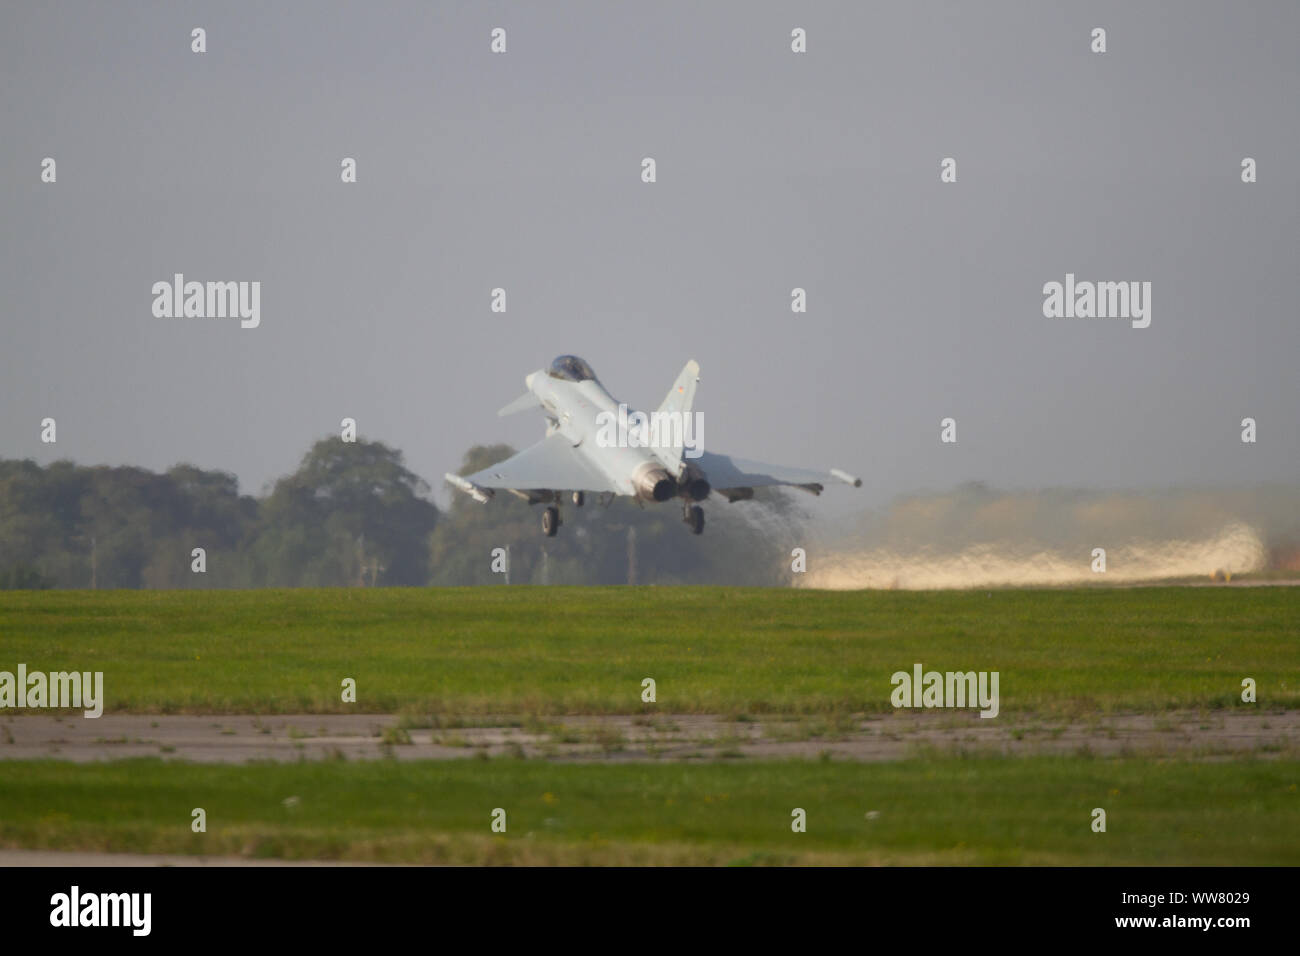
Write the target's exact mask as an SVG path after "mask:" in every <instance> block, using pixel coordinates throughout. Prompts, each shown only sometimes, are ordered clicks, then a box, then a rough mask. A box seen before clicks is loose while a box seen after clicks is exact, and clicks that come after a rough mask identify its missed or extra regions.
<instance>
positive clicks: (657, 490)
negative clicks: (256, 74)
mask: <svg viewBox="0 0 1300 956" xmlns="http://www.w3.org/2000/svg"><path fill="white" fill-rule="evenodd" d="M635 484H636V494H637V497H638V498H641V499H643V500H645V501H667V500H668V499H669V498H674V497H676V495H677V482H676V481H674V480H673V476H672V475H670V474H668V472H666V471H664V470H663V469H662V468H647V469H645V470H644V471H642V472H641V473H640V474H639V475H638V476H637V479H636V482H635Z"/></svg>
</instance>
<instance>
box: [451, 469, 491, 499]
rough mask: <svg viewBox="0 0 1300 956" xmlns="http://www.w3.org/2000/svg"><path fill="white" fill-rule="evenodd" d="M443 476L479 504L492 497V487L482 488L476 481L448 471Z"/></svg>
mask: <svg viewBox="0 0 1300 956" xmlns="http://www.w3.org/2000/svg"><path fill="white" fill-rule="evenodd" d="M442 477H443V478H445V479H446V480H447V483H448V484H450V485H454V486H456V487H457V488H459V489H460V490H461V491H463V492H465V494H467V495H469V496H470V497H471V498H473V499H474V500H475V501H477V502H478V503H479V504H484V505H485V504H487V503H488V499H490V498H491V497H492V489H491V488H480V487H479V486H478V485H476V484H474V482H472V481H469V480H468V479H465V478H462V477H461V476H460V475H453V474H452V473H451V472H447V473H446V474H445V475H443V476H442Z"/></svg>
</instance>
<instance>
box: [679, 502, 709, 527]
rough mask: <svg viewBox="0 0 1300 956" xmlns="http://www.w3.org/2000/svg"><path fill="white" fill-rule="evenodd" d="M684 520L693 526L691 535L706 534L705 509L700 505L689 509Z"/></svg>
mask: <svg viewBox="0 0 1300 956" xmlns="http://www.w3.org/2000/svg"><path fill="white" fill-rule="evenodd" d="M682 520H683V521H685V522H686V523H687V524H688V525H690V526H691V534H704V509H703V508H701V507H700V506H699V505H691V506H690V507H689V508H687V509H686V513H685V515H683V517H682Z"/></svg>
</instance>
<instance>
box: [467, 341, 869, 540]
mask: <svg viewBox="0 0 1300 956" xmlns="http://www.w3.org/2000/svg"><path fill="white" fill-rule="evenodd" d="M699 381H700V366H699V364H698V363H696V362H695V361H694V360H691V361H689V362H687V363H686V367H685V368H683V369H682V372H681V374H680V375H678V376H677V381H675V382H674V383H673V387H672V388H671V389H669V390H668V396H667V398H665V399H664V400H663V404H661V405H660V406H659V409H658V410H657V411H656V412H654V413H652V414H649V415H647V414H645V413H643V412H634V411H630V410H629V409H628V407H627V406H626V405H624V404H622V403H620V402H617V401H615V399H614V398H613V397H612V396H611V395H610V394H609V392H608V391H606V390H605V386H604V385H602V384H601V383H600V380H599V379H598V378H596V373H595V372H593V371H592V370H591V366H590V365H588V364H587V363H586V362H584V361H583V360H582V359H580V358H578V357H577V356H576V355H561V356H560V357H559V358H557V359H556V360H555V361H553V362H552V363H551V366H550V368H547V369H538V370H537V371H536V372H532V373H530V374H529V375H527V376H525V377H524V385H525V386H526V387H527V389H528V391H526V392H525V393H524V394H523V395H521V396H520V397H519V398H517V399H515V400H514V401H513V402H511V403H510V404H509V405H507V406H505V408H503V409H501V410H500V411H499V412H497V414H498V415H511V414H514V413H515V412H522V411H526V410H528V409H532V408H538V409H541V411H542V414H543V415H545V416H546V422H547V424H546V437H545V438H543V439H542V440H541V441H540V442H538V443H537V444H536V445H533V446H532V447H531V448H527V449H525V450H524V451H521V452H519V453H518V454H517V455H513V456H512V457H510V458H507V459H506V460H505V461H503V462H500V463H498V464H495V465H492V466H491V467H488V468H484V469H483V470H482V471H478V472H475V473H474V474H472V475H467V476H465V477H461V476H460V475H453V474H450V473H449V474H447V475H446V476H445V477H446V479H447V481H448V482H449V483H451V484H452V485H454V486H455V487H457V488H459V489H460V490H461V491H463V492H465V493H466V494H468V495H470V496H471V497H472V498H474V499H475V500H476V501H479V502H482V503H485V504H486V503H487V502H488V501H489V500H491V498H492V497H493V495H494V494H495V493H496V492H497V491H508V492H509V493H511V494H513V495H516V496H518V497H520V498H522V499H524V500H525V501H527V502H528V503H529V504H545V505H546V508H545V510H544V511H543V512H542V532H543V533H544V534H545V535H546V536H547V537H554V536H555V533H556V532H557V531H558V530H559V528H560V523H561V522H560V509H559V505H560V503H561V501H562V500H563V498H564V496H565V495H566V494H567V495H570V496H571V500H572V502H573V504H574V506H575V507H579V508H580V507H582V504H583V501H584V497H585V495H586V494H587V493H592V494H597V495H600V496H602V498H603V499H604V501H605V503H606V504H608V503H609V502H610V501H612V500H613V498H614V496H616V495H628V496H631V497H632V498H635V499H636V500H637V501H639V502H646V503H654V502H664V501H670V500H672V499H673V498H680V499H681V500H682V520H683V521H684V522H685V523H686V524H688V525H690V528H691V531H692V533H694V534H702V533H703V531H704V509H703V508H701V507H700V505H699V502H701V501H704V500H705V499H706V498H708V497H709V495H710V493H711V492H713V491H717V492H718V493H719V494H721V495H722V496H723V497H725V498H726V499H727V501H728V502H736V501H744V500H747V499H749V498H753V497H754V489H755V488H762V487H768V486H772V485H789V486H791V487H794V488H802V489H803V490H804V491H808V492H811V493H812V494H814V495H819V494H821V492H822V489H823V486H824V483H825V482H826V480H827V479H833V480H836V481H842V482H845V483H846V484H850V485H853V486H854V487H855V488H857V487H861V485H862V479H860V478H855V477H853V476H852V475H850V474H847V473H846V472H843V471H840V470H839V469H835V468H833V469H831V470H830V471H827V472H822V471H813V470H809V469H806V468H786V467H783V466H780V465H764V464H762V463H761V462H756V461H746V460H744V459H741V458H732V457H731V456H730V455H722V454H718V453H716V452H709V451H705V450H704V449H703V442H702V437H703V435H702V432H703V429H702V427H701V426H700V420H699V417H698V413H694V412H693V406H694V404H695V390H696V386H698V385H699Z"/></svg>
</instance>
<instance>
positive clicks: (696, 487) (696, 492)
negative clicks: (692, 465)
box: [686, 478, 713, 501]
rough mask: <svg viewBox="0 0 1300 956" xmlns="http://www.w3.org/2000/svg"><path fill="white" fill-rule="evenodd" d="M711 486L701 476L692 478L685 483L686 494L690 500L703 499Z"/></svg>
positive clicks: (707, 495)
mask: <svg viewBox="0 0 1300 956" xmlns="http://www.w3.org/2000/svg"><path fill="white" fill-rule="evenodd" d="M712 490H713V488H712V487H711V486H710V485H709V483H708V482H707V481H705V480H704V479H703V478H694V479H692V480H690V481H688V482H687V483H686V494H687V496H688V497H690V499H691V500H692V501H703V500H704V499H705V498H707V497H709V492H710V491H712Z"/></svg>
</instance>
